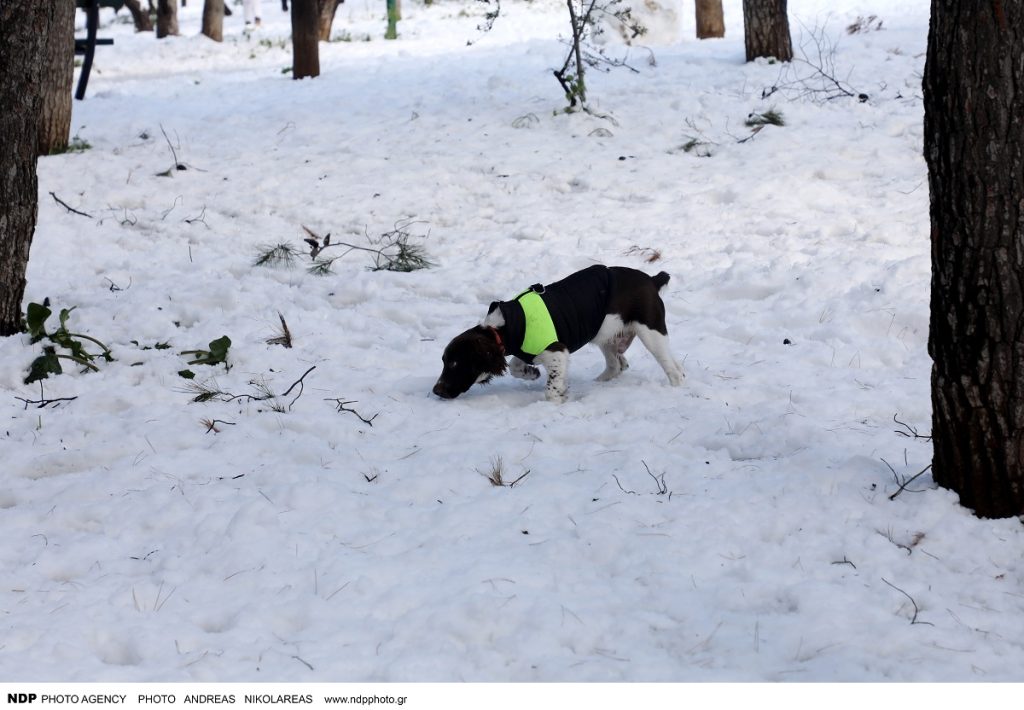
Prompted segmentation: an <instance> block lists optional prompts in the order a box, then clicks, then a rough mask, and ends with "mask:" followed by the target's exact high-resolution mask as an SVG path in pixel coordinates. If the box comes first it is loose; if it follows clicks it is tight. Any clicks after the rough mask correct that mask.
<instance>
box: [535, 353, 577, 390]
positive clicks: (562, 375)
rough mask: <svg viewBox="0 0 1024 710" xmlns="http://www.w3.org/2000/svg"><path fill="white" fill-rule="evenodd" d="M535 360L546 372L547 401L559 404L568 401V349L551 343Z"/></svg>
mask: <svg viewBox="0 0 1024 710" xmlns="http://www.w3.org/2000/svg"><path fill="white" fill-rule="evenodd" d="M535 360H536V361H537V362H538V363H540V364H541V365H543V366H544V369H545V370H547V371H548V383H547V385H546V386H545V388H544V396H545V397H547V400H548V401H549V402H554V403H556V404H561V403H562V402H565V401H566V400H567V399H569V349H568V348H567V347H565V345H563V344H562V343H552V344H551V345H549V346H548V349H547V350H545V351H544V352H542V353H540V354H539V355H538V356H537V357H536V358H535Z"/></svg>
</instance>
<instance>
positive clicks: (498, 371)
mask: <svg viewBox="0 0 1024 710" xmlns="http://www.w3.org/2000/svg"><path fill="white" fill-rule="evenodd" d="M473 330H474V331H476V333H477V335H478V338H477V341H476V343H477V355H478V356H479V358H480V360H479V362H480V364H481V365H483V368H484V372H488V373H490V374H492V375H504V374H505V370H507V369H508V362H506V360H505V353H504V352H503V351H502V348H501V345H499V344H498V341H497V340H495V338H494V332H493V330H492V329H491V328H488V327H486V326H482V325H478V326H476V327H475V328H474V329H473Z"/></svg>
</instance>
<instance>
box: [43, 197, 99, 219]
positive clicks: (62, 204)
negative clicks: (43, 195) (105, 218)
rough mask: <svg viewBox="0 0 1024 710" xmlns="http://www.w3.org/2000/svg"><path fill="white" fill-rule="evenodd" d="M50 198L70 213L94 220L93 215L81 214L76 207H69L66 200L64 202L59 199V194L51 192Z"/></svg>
mask: <svg viewBox="0 0 1024 710" xmlns="http://www.w3.org/2000/svg"><path fill="white" fill-rule="evenodd" d="M50 197H52V198H53V199H55V200H56V201H57V204H58V205H60V206H61V207H63V208H64V209H66V210H67V211H68V212H73V213H75V214H77V215H81V216H83V217H88V218H89V219H92V218H93V217H92V215H91V214H86V213H85V212H80V211H79V210H76V209H75V208H74V207H72V206H71V205H69V204H68V203H67V202H65V201H64V200H62V199H60V198H59V197H57V193H55V192H53V191H51V192H50Z"/></svg>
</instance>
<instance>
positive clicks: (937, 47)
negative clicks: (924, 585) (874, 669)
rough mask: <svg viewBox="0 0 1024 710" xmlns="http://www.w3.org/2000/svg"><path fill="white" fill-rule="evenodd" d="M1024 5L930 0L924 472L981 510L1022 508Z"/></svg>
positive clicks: (993, 513) (1017, 511)
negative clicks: (928, 399)
mask: <svg viewBox="0 0 1024 710" xmlns="http://www.w3.org/2000/svg"><path fill="white" fill-rule="evenodd" d="M1022 87H1024V5H1022V4H1021V3H1020V2H1000V1H999V0H995V1H994V2H986V3H978V4H975V3H974V2H971V1H969V0H932V17H931V31H930V32H929V35H928V53H927V60H926V63H925V73H924V108H925V121H924V143H925V160H926V161H927V163H928V186H929V190H930V192H931V208H930V213H931V242H932V291H931V328H930V332H929V338H928V352H929V354H930V355H931V357H932V361H933V364H932V441H933V447H934V451H933V459H932V476H933V477H934V479H935V482H936V483H938V484H939V485H940V486H944V487H946V488H950V489H952V490H954V491H956V492H957V493H959V494H960V502H961V504H962V505H964V506H966V507H968V508H971V509H973V510H974V512H975V514H977V515H978V516H980V517H985V518H1001V517H1008V516H1014V515H1021V514H1024V199H1022V197H1021V185H1024V91H1022Z"/></svg>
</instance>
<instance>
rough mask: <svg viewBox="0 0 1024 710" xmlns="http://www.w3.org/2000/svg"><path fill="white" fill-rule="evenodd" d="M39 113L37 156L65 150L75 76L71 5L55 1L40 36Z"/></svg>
mask: <svg viewBox="0 0 1024 710" xmlns="http://www.w3.org/2000/svg"><path fill="white" fill-rule="evenodd" d="M43 42H44V44H45V51H44V55H43V59H42V61H43V66H42V77H43V81H42V85H41V86H40V89H41V91H42V96H43V105H42V109H41V111H42V113H41V115H40V117H39V155H50V154H51V153H60V152H63V151H64V150H66V149H67V147H68V138H69V137H70V135H71V85H72V83H74V78H75V5H74V3H71V2H59V3H57V9H56V13H55V15H54V18H53V23H52V24H51V25H50V27H49V28H47V31H46V33H45V35H44V36H43Z"/></svg>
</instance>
